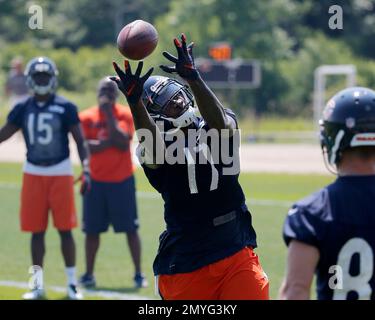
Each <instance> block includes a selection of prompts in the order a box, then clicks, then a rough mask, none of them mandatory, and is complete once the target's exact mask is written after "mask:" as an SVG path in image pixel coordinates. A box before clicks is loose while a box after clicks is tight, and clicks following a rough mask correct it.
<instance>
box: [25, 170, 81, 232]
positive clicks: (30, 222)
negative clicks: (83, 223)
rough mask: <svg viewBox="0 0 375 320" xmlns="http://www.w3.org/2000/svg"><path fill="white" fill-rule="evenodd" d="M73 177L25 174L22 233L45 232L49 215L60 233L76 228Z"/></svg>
mask: <svg viewBox="0 0 375 320" xmlns="http://www.w3.org/2000/svg"><path fill="white" fill-rule="evenodd" d="M73 183H74V181H73V177H72V176H38V175H33V174H28V173H24V175H23V183H22V192H21V210H20V218H21V230H22V231H29V232H34V233H36V232H42V231H46V229H47V226H48V212H49V210H51V211H52V217H53V224H54V226H55V228H56V229H58V230H60V231H69V230H71V229H73V228H74V227H76V226H77V217H76V211H75V204H74V189H73Z"/></svg>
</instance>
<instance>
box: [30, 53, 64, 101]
mask: <svg viewBox="0 0 375 320" xmlns="http://www.w3.org/2000/svg"><path fill="white" fill-rule="evenodd" d="M25 75H26V84H27V86H28V87H29V89H30V90H31V91H32V92H33V93H34V94H37V95H47V94H52V93H54V92H55V91H56V88H57V75H58V71H57V68H56V66H55V63H54V62H53V61H52V60H50V59H48V58H46V57H37V58H34V59H32V60H30V61H29V63H28V64H27V66H26V69H25Z"/></svg>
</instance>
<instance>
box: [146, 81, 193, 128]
mask: <svg viewBox="0 0 375 320" xmlns="http://www.w3.org/2000/svg"><path fill="white" fill-rule="evenodd" d="M142 100H143V103H144V105H145V106H146V108H147V110H148V112H149V113H150V115H151V116H152V117H153V118H154V119H164V120H167V121H169V122H171V123H172V124H173V126H174V127H177V128H180V127H186V126H188V125H190V124H191V123H192V122H193V121H194V119H195V109H194V100H193V95H192V94H191V93H190V91H189V90H188V88H187V86H185V85H183V84H181V83H180V82H178V81H177V80H175V79H171V78H167V77H162V76H152V77H150V78H149V79H148V80H147V81H146V83H145V85H144V91H143V94H142ZM179 109H180V110H181V112H179V113H177V114H175V113H176V112H178V110H179Z"/></svg>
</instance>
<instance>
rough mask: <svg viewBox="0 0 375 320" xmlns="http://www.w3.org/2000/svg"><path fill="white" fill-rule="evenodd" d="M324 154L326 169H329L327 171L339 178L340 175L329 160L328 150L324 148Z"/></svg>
mask: <svg viewBox="0 0 375 320" xmlns="http://www.w3.org/2000/svg"><path fill="white" fill-rule="evenodd" d="M322 152H323V160H324V165H325V167H326V168H327V170H328V171H329V172H330V173H332V174H333V175H335V176H338V175H339V173H338V171H337V170H336V169H335V167H334V166H333V165H332V164H331V163H330V162H329V160H328V152H327V148H325V147H322Z"/></svg>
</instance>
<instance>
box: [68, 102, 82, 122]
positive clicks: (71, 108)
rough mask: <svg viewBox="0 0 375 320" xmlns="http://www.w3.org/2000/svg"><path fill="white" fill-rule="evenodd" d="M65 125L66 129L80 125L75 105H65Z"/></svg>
mask: <svg viewBox="0 0 375 320" xmlns="http://www.w3.org/2000/svg"><path fill="white" fill-rule="evenodd" d="M65 116H66V124H67V125H68V127H71V126H74V125H76V124H78V123H80V119H79V115H78V108H77V107H76V105H74V104H72V103H69V104H67V105H66V114H65Z"/></svg>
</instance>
